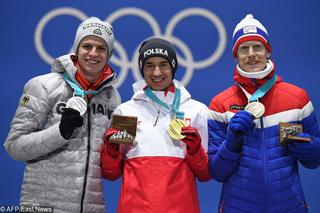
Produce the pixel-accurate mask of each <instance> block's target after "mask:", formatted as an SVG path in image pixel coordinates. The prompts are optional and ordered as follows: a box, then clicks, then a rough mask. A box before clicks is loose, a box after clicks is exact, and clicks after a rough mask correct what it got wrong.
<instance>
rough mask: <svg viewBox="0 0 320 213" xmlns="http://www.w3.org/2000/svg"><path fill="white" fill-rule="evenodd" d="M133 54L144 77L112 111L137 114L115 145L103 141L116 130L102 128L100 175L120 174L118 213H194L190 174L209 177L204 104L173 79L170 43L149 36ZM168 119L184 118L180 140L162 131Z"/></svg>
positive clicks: (195, 202) (194, 189)
mask: <svg viewBox="0 0 320 213" xmlns="http://www.w3.org/2000/svg"><path fill="white" fill-rule="evenodd" d="M139 53H140V55H139V67H140V70H141V72H142V75H143V77H144V80H142V81H139V82H136V83H135V84H134V85H133V88H134V95H133V97H132V99H131V100H130V101H127V102H125V103H123V104H121V105H120V106H119V107H117V109H116V110H115V112H114V114H119V115H125V116H137V117H138V125H137V132H136V136H135V140H134V142H133V145H123V144H122V145H120V149H119V147H118V146H117V145H115V144H112V143H110V142H109V138H110V137H111V136H112V135H113V134H115V133H116V132H117V130H116V129H114V128H109V129H108V130H107V131H106V133H105V137H104V145H103V149H102V153H101V155H102V156H101V168H102V175H103V177H104V178H106V179H109V180H115V179H117V178H119V177H120V176H121V175H122V178H123V179H122V188H121V194H120V200H119V204H118V212H125V213H130V212H144V213H148V212H152V213H157V212H161V213H162V212H175V213H179V212H181V213H182V212H183V213H185V212H188V213H196V212H200V208H199V202H198V196H197V187H196V179H195V177H196V178H197V179H198V180H200V181H207V180H209V179H210V175H209V168H208V157H207V154H206V151H207V147H208V132H207V107H206V106H205V105H204V104H202V103H200V102H198V101H195V100H193V99H191V96H190V94H189V93H188V91H187V90H186V89H185V88H184V87H183V85H182V84H181V83H180V82H178V81H176V80H173V78H174V74H175V72H176V70H177V66H178V63H177V58H176V53H175V50H174V47H173V46H172V44H171V43H170V42H168V41H166V40H163V39H159V38H153V39H150V40H148V41H146V42H144V43H143V44H142V45H141V48H140V51H139ZM174 119H182V120H185V121H187V122H188V124H187V126H186V127H182V129H181V135H183V137H184V138H183V139H181V140H174V139H172V138H171V137H170V135H169V133H168V131H169V124H170V122H171V121H172V120H174Z"/></svg>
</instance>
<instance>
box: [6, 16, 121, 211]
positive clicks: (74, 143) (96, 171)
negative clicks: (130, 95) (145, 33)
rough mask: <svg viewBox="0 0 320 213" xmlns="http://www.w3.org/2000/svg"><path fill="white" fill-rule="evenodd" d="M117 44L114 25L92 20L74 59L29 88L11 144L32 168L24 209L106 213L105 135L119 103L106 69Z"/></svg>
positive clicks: (83, 27) (82, 28) (82, 30)
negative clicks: (102, 162)
mask: <svg viewBox="0 0 320 213" xmlns="http://www.w3.org/2000/svg"><path fill="white" fill-rule="evenodd" d="M113 43H114V35H113V30H112V26H111V25H110V24H108V23H107V22H103V21H101V20H99V19H98V18H95V17H91V18H89V19H87V20H85V21H84V22H82V23H81V24H80V25H79V27H78V30H77V33H76V37H75V41H74V46H73V50H74V53H75V54H69V55H65V56H61V57H59V58H57V59H56V60H55V62H54V63H53V65H52V73H50V74H46V75H42V76H38V77H35V78H33V79H31V80H30V81H29V82H27V83H26V85H25V87H24V91H23V95H22V97H21V99H20V102H19V106H18V108H17V111H16V114H15V116H14V118H13V121H12V124H11V129H10V132H9V135H8V137H7V139H6V142H5V148H6V150H7V152H8V153H9V155H10V156H11V157H12V158H14V159H15V160H21V161H24V162H25V164H26V167H25V172H24V179H23V185H22V189H21V198H20V205H25V206H30V205H40V206H53V207H54V212H55V213H56V212H105V207H104V201H103V200H104V199H103V192H102V180H101V169H100V149H101V144H102V143H103V142H102V134H103V133H104V130H105V129H106V128H107V127H109V121H110V116H111V113H112V112H113V110H114V109H115V108H116V107H117V106H118V105H119V104H120V102H121V100H120V96H119V93H118V91H117V90H116V89H115V88H114V87H113V86H112V85H113V84H114V81H115V73H114V72H113V70H112V69H111V68H110V67H109V66H108V64H107V60H108V59H109V58H110V56H111V51H112V48H113Z"/></svg>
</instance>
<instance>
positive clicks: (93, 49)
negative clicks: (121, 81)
mask: <svg viewBox="0 0 320 213" xmlns="http://www.w3.org/2000/svg"><path fill="white" fill-rule="evenodd" d="M77 56H78V64H79V66H80V67H79V68H80V69H79V70H80V72H82V74H83V75H84V77H85V78H86V80H87V81H89V82H90V83H95V81H96V80H97V79H99V77H100V75H101V71H102V70H103V67H104V66H105V64H106V63H107V59H108V46H107V44H106V43H105V41H104V40H103V39H101V38H99V37H97V36H87V37H85V38H84V39H83V40H82V41H81V42H80V44H79V49H78V54H77Z"/></svg>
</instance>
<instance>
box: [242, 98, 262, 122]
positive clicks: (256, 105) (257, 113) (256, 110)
mask: <svg viewBox="0 0 320 213" xmlns="http://www.w3.org/2000/svg"><path fill="white" fill-rule="evenodd" d="M244 110H246V111H247V112H250V113H251V114H252V115H253V116H254V117H255V118H256V119H258V118H260V117H261V116H262V115H263V114H264V112H265V108H264V105H263V104H262V103H260V102H257V101H254V102H250V103H248V105H247V106H246V107H245V108H244Z"/></svg>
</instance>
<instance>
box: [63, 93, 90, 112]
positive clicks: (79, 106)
mask: <svg viewBox="0 0 320 213" xmlns="http://www.w3.org/2000/svg"><path fill="white" fill-rule="evenodd" d="M66 107H67V108H72V109H75V110H77V111H79V112H80V115H81V116H82V115H84V113H85V112H86V111H87V102H86V100H84V99H83V98H82V97H79V96H74V97H72V98H70V99H69V100H68V102H67V104H66Z"/></svg>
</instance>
